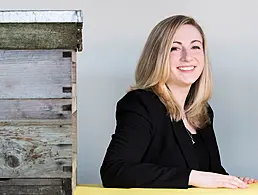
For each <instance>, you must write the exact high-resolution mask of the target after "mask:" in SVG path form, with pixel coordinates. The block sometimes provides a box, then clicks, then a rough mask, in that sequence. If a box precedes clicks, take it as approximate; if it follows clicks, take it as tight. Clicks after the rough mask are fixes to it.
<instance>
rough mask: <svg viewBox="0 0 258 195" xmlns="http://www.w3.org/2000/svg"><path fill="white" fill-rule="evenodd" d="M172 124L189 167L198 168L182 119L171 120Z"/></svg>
mask: <svg viewBox="0 0 258 195" xmlns="http://www.w3.org/2000/svg"><path fill="white" fill-rule="evenodd" d="M172 126H173V130H174V132H175V135H176V138H177V140H178V143H179V146H180V148H181V150H182V152H183V154H184V157H185V159H186V162H187V164H188V166H189V168H191V169H198V163H197V161H196V157H195V153H194V148H193V145H192V140H191V138H190V136H189V135H188V133H187V131H186V128H185V126H184V123H183V121H182V120H180V121H178V122H175V121H172Z"/></svg>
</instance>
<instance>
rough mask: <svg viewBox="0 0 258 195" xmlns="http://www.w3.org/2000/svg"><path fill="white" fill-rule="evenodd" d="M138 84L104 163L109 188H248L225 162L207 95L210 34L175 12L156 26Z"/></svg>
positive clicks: (120, 108)
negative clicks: (222, 158)
mask: <svg viewBox="0 0 258 195" xmlns="http://www.w3.org/2000/svg"><path fill="white" fill-rule="evenodd" d="M135 78H136V84H135V86H133V87H132V90H130V92H128V93H127V94H126V95H125V96H124V97H122V98H121V99H120V100H119V102H118V103H117V110H116V122H117V124H116V130H115V133H114V135H113V136H112V140H111V143H110V145H109V147H108V149H107V153H106V155H105V158H104V161H103V164H102V166H101V170H100V173H101V179H102V182H103V186H104V187H125V188H132V187H141V188H148V187H150V188H188V187H190V186H194V187H204V188H219V187H225V188H246V187H247V184H248V183H253V182H256V180H254V179H250V178H238V177H234V176H230V175H228V173H227V172H226V171H225V169H224V168H223V166H222V165H221V161H220V154H219V150H218V146H217V142H216V138H215V133H214V130H213V111H212V108H211V107H210V105H209V104H208V100H209V99H210V97H211V92H212V75H211V70H210V65H209V62H208V57H207V46H206V40H205V36H204V33H203V31H202V29H201V27H200V26H199V25H198V24H197V22H196V21H195V20H194V19H193V18H190V17H187V16H183V15H177V16H172V17H169V18H167V19H165V20H163V21H161V22H160V23H159V24H157V25H156V26H155V28H154V29H153V30H152V32H151V33H150V35H149V37H148V40H147V42H146V44H145V47H144V49H143V52H142V55H141V57H140V59H139V62H138V65H137V69H136V76H135Z"/></svg>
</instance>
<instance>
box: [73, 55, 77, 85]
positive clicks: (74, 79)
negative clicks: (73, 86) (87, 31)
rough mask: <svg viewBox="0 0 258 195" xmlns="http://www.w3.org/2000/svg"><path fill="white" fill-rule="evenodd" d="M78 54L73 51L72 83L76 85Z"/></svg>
mask: <svg viewBox="0 0 258 195" xmlns="http://www.w3.org/2000/svg"><path fill="white" fill-rule="evenodd" d="M76 57H77V56H76V52H75V51H73V52H72V83H76V79H77V78H76V73H77V69H76Z"/></svg>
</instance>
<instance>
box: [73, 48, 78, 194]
mask: <svg viewBox="0 0 258 195" xmlns="http://www.w3.org/2000/svg"><path fill="white" fill-rule="evenodd" d="M76 73H77V70H76V52H75V51H73V52H72V140H73V163H72V191H73V193H74V191H75V188H76V186H77V88H76Z"/></svg>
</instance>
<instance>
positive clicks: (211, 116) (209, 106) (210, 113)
mask: <svg viewBox="0 0 258 195" xmlns="http://www.w3.org/2000/svg"><path fill="white" fill-rule="evenodd" d="M207 109H208V115H209V117H210V118H211V119H213V117H214V112H213V109H212V107H211V105H210V104H209V103H207Z"/></svg>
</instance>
